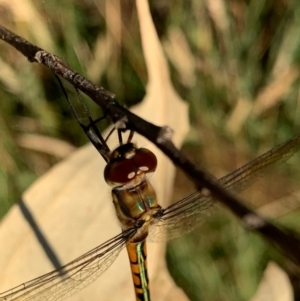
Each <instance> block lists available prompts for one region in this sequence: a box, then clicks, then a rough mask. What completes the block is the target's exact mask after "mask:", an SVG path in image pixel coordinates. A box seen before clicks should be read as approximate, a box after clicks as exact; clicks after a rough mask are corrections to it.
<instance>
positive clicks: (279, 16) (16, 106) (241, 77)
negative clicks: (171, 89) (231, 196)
mask: <svg viewBox="0 0 300 301" xmlns="http://www.w3.org/2000/svg"><path fill="white" fill-rule="evenodd" d="M152 9H153V16H154V17H155V20H154V21H155V24H156V26H157V30H158V32H159V34H160V37H161V41H162V43H163V46H164V48H165V51H166V53H167V56H168V58H169V61H170V65H171V68H172V79H173V83H174V86H175V87H176V88H177V90H178V92H179V93H180V94H181V95H182V97H183V98H184V99H187V100H188V101H189V104H190V108H191V109H190V118H191V123H192V129H191V131H190V134H189V136H188V138H187V151H188V152H191V156H194V157H195V158H196V160H198V162H201V164H202V165H204V166H205V167H206V168H207V169H208V170H209V171H211V172H212V173H214V174H215V175H216V176H218V177H219V176H221V175H223V174H225V173H227V172H229V171H230V170H233V169H235V168H236V167H238V166H240V165H241V164H242V163H245V162H247V160H249V159H250V158H253V157H255V156H256V155H257V154H259V153H262V152H263V151H266V150H267V149H269V148H271V147H272V146H273V145H275V144H278V143H279V142H282V141H284V140H286V139H288V138H289V137H291V136H292V135H293V134H295V133H297V132H298V131H299V130H298V129H299V124H300V122H299V120H300V110H299V69H298V64H299V55H298V52H299V45H300V38H299V34H298V28H299V24H298V23H299V22H300V21H299V18H297V16H298V15H299V12H300V4H299V3H298V2H297V1H283V0H280V1H275V2H273V1H267V0H266V1H258V2H257V1H254V0H251V1H233V0H232V1H224V0H206V1H198V0H191V1H173V2H168V1H153V2H152ZM0 12H1V15H2V16H4V17H3V18H2V20H1V23H2V24H3V25H5V26H7V27H8V28H11V29H12V30H13V31H15V32H17V33H19V34H20V35H22V36H24V37H25V38H28V39H29V40H30V41H32V42H33V43H35V44H37V45H39V46H41V47H43V48H45V49H47V50H48V51H52V52H54V53H56V54H57V55H59V56H61V57H63V58H64V59H65V60H66V61H67V62H68V63H69V64H70V65H71V66H72V67H74V68H75V69H77V70H79V71H80V72H82V73H83V74H86V75H87V77H88V78H90V79H91V80H93V81H95V82H96V83H99V84H100V85H102V86H104V87H105V88H107V89H108V90H111V91H112V92H114V93H115V94H116V95H117V98H118V99H119V100H120V101H121V102H124V103H126V104H127V105H129V106H130V105H132V104H134V103H136V102H138V101H139V100H140V99H142V96H143V94H144V91H145V88H144V84H145V83H146V79H147V74H146V68H145V65H144V60H143V56H142V51H141V44H140V37H139V30H138V20H137V15H136V9H135V6H134V2H132V1H120V0H111V1H104V0H103V1H92V0H85V1H75V0H74V1H59V0H57V1H54V0H51V1H46V2H45V1H38V0H32V1H30V0H27V1H25V0H24V1H21V2H20V1H11V0H10V1H8V0H6V1H5V0H0ZM0 53H1V55H0V69H1V72H0V97H1V99H2V102H1V112H0V128H1V142H2V143H1V145H0V204H1V206H0V212H1V214H4V212H5V211H6V210H8V207H9V205H10V204H12V203H13V202H15V201H17V200H18V198H19V196H20V195H21V193H22V191H24V189H25V188H26V187H28V185H29V184H30V183H32V181H33V180H34V179H35V178H37V177H38V176H39V175H40V174H42V173H44V172H45V171H46V170H47V169H48V168H49V167H50V166H51V165H53V164H54V163H55V162H57V161H58V160H60V157H61V156H60V155H57V154H53V152H52V151H50V150H49V152H48V151H47V147H45V149H43V150H37V149H35V148H34V146H33V147H32V149H31V150H29V149H28V148H30V147H28V143H29V144H30V143H31V142H29V141H27V142H26V141H25V142H24V137H25V138H26V137H30V136H26V135H28V134H33V135H35V138H36V139H38V137H45V136H48V137H51V138H56V139H59V140H62V141H68V143H70V144H71V145H81V144H82V143H84V142H85V141H86V140H85V138H84V136H83V135H82V134H81V133H80V130H79V127H77V126H74V122H73V118H72V115H71V113H70V110H69V108H68V106H67V103H66V101H65V100H64V99H63V97H62V95H61V93H60V90H59V88H58V86H57V85H56V83H55V81H54V79H53V76H52V74H50V73H48V72H47V71H45V70H42V69H41V68H40V67H39V66H32V65H30V64H29V63H28V62H27V61H26V60H25V59H24V58H23V57H21V55H19V54H18V53H16V51H14V50H12V48H11V47H9V46H7V45H5V44H4V43H1V44H0ZM70 93H72V92H71V89H70ZM91 108H92V110H93V111H95V110H96V108H95V107H94V106H93V105H91ZM96 114H97V112H96ZM20 135H21V136H22V137H23V140H20V139H19V137H20ZM20 141H21V142H20ZM40 142H41V141H40ZM42 144H43V145H44V146H45V144H44V142H42ZM24 145H26V147H24ZM49 149H50V147H49ZM297 164H298V163H297V161H296V160H292V161H291V163H290V164H288V168H286V167H285V168H284V170H283V171H281V170H276V171H277V172H276V173H275V172H274V173H273V174H272V177H271V176H268V177H267V178H266V182H265V183H260V184H259V188H258V186H257V189H256V190H257V191H258V194H257V195H256V196H252V197H251V196H250V194H249V193H250V192H248V191H247V193H245V194H244V195H243V196H244V198H245V199H246V200H247V201H249V202H250V201H251V200H252V203H253V204H255V206H262V205H266V204H268V203H270V202H271V201H272V200H274V199H276V198H278V196H279V197H281V195H280V193H281V194H282V195H284V194H287V193H288V192H290V191H292V190H294V189H296V187H297V185H295V184H294V181H293V180H292V175H293V173H292V171H291V170H292V169H294V170H295V172H296V173H298V175H299V169H298V171H297ZM270 183H271V185H270ZM279 184H281V185H279ZM290 185H291V187H290ZM176 186H177V185H176ZM183 186H184V191H183V192H182V194H180V193H181V191H179V192H177V195H176V197H174V199H176V200H177V199H179V198H180V196H183V195H186V194H187V191H186V186H188V184H187V183H186V182H185V181H184V182H183ZM258 200H262V202H261V201H258ZM216 211H217V212H215V213H214V214H213V216H212V217H211V218H210V219H209V221H208V222H207V224H205V225H204V226H203V227H202V228H201V229H200V230H199V232H197V235H196V239H195V236H188V237H187V240H188V243H183V242H182V241H181V242H179V241H178V242H177V243H176V242H174V245H173V246H174V247H175V248H173V249H176V250H177V252H178V253H177V255H174V253H173V252H172V254H171V256H170V258H173V260H174V261H173V262H172V263H170V266H171V268H172V269H173V270H174V271H175V274H176V279H178V281H179V283H180V284H181V285H183V286H184V287H185V289H186V290H187V292H188V294H189V296H190V298H191V299H192V300H246V299H249V297H250V296H251V295H252V294H253V292H254V291H255V289H256V287H257V283H258V281H259V279H260V276H261V274H262V272H263V269H264V267H265V266H266V264H267V262H268V260H269V259H270V258H276V259H277V260H279V261H280V262H281V263H282V264H283V265H284V266H288V264H286V263H285V261H284V258H281V257H280V256H279V255H278V254H277V253H276V252H275V251H274V250H272V249H270V248H269V247H268V246H267V244H266V243H265V242H263V241H261V240H260V239H259V238H258V237H256V236H254V235H250V234H248V233H245V232H244V231H243V230H242V229H241V227H240V226H239V225H238V224H237V223H236V222H235V220H234V218H233V217H232V216H231V215H230V214H228V213H227V212H226V210H224V209H218V210H216ZM295 215H296V211H292V214H290V215H289V216H286V217H285V218H284V219H283V220H282V222H283V223H286V224H288V225H292V226H293V227H297V224H296V222H295V221H296V219H295ZM213 217H215V218H213ZM200 234H201V235H200ZM187 251H189V252H190V253H189V254H187ZM183 255H184V256H185V257H184V259H183ZM196 255H198V256H199V257H200V258H199V259H197V258H198V257H197V256H196ZM179 259H182V263H183V264H182V265H180V264H177V262H178V260H179ZM174 262H175V263H174Z"/></svg>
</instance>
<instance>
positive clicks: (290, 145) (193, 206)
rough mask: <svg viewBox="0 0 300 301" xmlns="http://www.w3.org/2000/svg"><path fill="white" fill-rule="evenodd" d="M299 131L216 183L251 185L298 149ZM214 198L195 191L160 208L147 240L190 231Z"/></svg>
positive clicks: (237, 187) (237, 188) (236, 189)
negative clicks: (294, 135)
mask: <svg viewBox="0 0 300 301" xmlns="http://www.w3.org/2000/svg"><path fill="white" fill-rule="evenodd" d="M299 147H300V135H298V136H296V137H294V138H293V139H291V140H289V141H287V142H285V143H283V144H281V145H279V146H276V147H274V148H273V149H271V150H270V151H268V152H266V153H265V154H263V155H261V156H259V157H258V158H256V159H254V160H253V161H251V162H250V163H248V164H246V165H244V166H242V167H241V168H239V169H237V170H235V171H234V172H232V173H230V174H228V175H226V176H224V177H222V178H221V179H219V183H220V184H221V185H223V186H224V188H227V189H229V190H231V191H233V192H240V191H242V190H243V189H245V188H247V187H249V186H250V185H252V184H253V183H254V182H255V181H256V180H257V179H258V178H259V177H261V176H262V175H263V173H264V172H265V171H266V170H267V169H268V168H269V167H271V166H274V165H275V164H277V163H281V162H284V161H286V160H288V159H289V158H290V157H291V156H292V155H293V154H294V153H295V152H297V151H299ZM214 203H215V200H214V199H212V198H211V197H210V196H205V195H204V194H203V193H201V192H199V191H196V192H194V193H193V194H191V195H189V196H188V197H186V198H184V199H182V200H180V201H178V202H176V203H175V204H173V205H171V206H169V207H167V208H165V209H161V211H160V212H159V213H158V214H157V218H155V219H154V220H153V222H152V227H150V232H149V236H148V237H149V240H150V241H155V242H159V241H167V240H170V239H173V238H176V237H178V236H181V235H182V234H184V233H187V232H190V231H191V230H193V229H194V228H195V227H197V226H198V225H199V224H201V222H203V221H204V219H205V216H206V215H208V214H209V210H207V209H208V208H210V207H212V206H213V205H214Z"/></svg>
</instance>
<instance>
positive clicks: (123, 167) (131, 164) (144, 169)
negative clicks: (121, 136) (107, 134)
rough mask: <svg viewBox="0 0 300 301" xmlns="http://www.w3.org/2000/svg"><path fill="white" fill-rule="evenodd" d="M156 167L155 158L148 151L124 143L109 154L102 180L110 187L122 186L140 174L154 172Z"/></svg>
mask: <svg viewBox="0 0 300 301" xmlns="http://www.w3.org/2000/svg"><path fill="white" fill-rule="evenodd" d="M156 167H157V159H156V156H155V155H154V154H153V153H152V152H151V151H150V150H148V149H146V148H138V147H137V146H136V145H135V144H133V143H126V144H122V145H120V146H119V147H117V148H116V149H115V150H114V151H113V152H112V153H111V155H110V158H109V161H108V163H107V165H106V167H105V169H104V178H105V181H106V182H107V183H108V184H109V185H111V186H122V185H126V184H128V183H129V182H131V181H132V180H134V179H135V178H136V177H137V176H141V174H147V173H152V172H154V171H155V170H156Z"/></svg>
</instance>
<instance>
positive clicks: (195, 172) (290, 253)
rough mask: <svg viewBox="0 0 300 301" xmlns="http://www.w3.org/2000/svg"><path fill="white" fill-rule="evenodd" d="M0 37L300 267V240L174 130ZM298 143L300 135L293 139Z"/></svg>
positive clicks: (59, 63)
mask: <svg viewBox="0 0 300 301" xmlns="http://www.w3.org/2000/svg"><path fill="white" fill-rule="evenodd" d="M0 38H1V39H2V40H4V41H5V42H7V43H9V44H11V45H12V46H13V47H15V48H16V49H17V50H19V51H20V52H21V53H22V54H23V55H24V56H25V57H27V58H28V60H29V61H30V62H37V63H41V64H43V65H45V66H47V67H48V68H49V69H51V70H52V71H53V72H54V73H55V74H57V75H60V76H61V77H63V78H64V79H65V80H67V81H68V82H70V83H71V84H72V85H73V86H75V87H76V88H77V89H78V90H80V91H82V92H83V93H85V94H86V95H88V96H89V97H90V98H91V99H92V100H93V101H94V102H95V103H97V104H98V105H99V106H101V107H102V108H103V110H105V112H106V114H107V115H109V116H110V117H111V118H112V120H113V121H114V122H116V121H119V120H122V121H124V123H125V124H126V129H130V130H134V131H136V132H138V133H139V134H141V135H143V136H144V137H146V138H147V139H148V140H150V141H151V142H152V143H154V144H155V145H156V146H157V147H158V148H159V149H160V150H162V151H163V152H164V153H165V155H167V156H168V157H169V158H170V160H171V161H172V162H173V163H174V164H175V165H177V166H178V167H179V168H181V169H182V170H183V171H184V172H185V173H186V174H187V175H188V176H189V177H190V178H191V179H192V180H193V182H194V183H195V185H196V187H197V188H198V189H199V190H200V189H202V188H206V189H208V193H211V194H212V196H213V197H215V198H217V199H218V200H219V201H220V202H221V203H223V204H224V205H225V206H227V207H228V208H229V209H230V210H231V211H232V212H233V213H234V214H235V215H236V216H237V217H238V218H239V219H241V221H242V223H243V225H244V226H246V228H248V229H249V230H253V231H256V232H258V233H260V234H261V235H262V236H263V237H265V238H266V239H267V240H269V241H270V242H271V243H273V244H274V245H275V246H276V247H277V248H279V249H280V250H281V251H282V252H283V253H284V254H285V255H286V256H287V257H288V258H290V259H291V260H292V261H294V262H295V263H296V264H297V265H299V264H300V239H299V237H297V235H296V234H295V233H291V232H290V231H288V230H282V229H280V228H278V227H277V226H275V225H274V224H273V223H271V222H270V221H268V220H266V219H264V218H263V217H261V216H259V215H258V214H257V213H256V212H255V211H253V210H251V209H250V208H248V207H247V206H246V205H245V204H243V203H242V202H241V201H240V200H239V199H238V198H237V197H236V196H235V195H233V194H232V193H230V192H229V191H227V190H225V189H224V188H223V187H222V186H221V185H220V184H218V182H217V181H216V180H215V178H214V177H213V176H211V175H210V174H208V173H207V172H205V171H203V170H201V169H200V168H199V167H197V166H196V165H195V164H194V163H193V162H192V161H190V160H189V159H188V158H187V157H186V156H185V155H184V154H183V153H182V152H181V151H179V150H178V149H177V148H176V147H175V146H174V144H173V143H172V141H171V130H170V129H169V128H168V127H158V126H156V125H154V124H152V123H149V122H147V121H145V120H143V119H142V118H140V117H138V116H137V115H135V114H133V113H131V112H130V111H128V110H126V109H125V108H123V107H122V106H120V105H119V104H118V102H117V101H116V100H115V95H114V94H113V93H111V92H109V91H106V90H105V89H104V88H102V87H98V86H96V85H94V84H93V83H92V82H90V81H89V80H87V79H86V78H84V77H83V76H81V75H80V74H79V73H77V72H75V71H74V70H72V69H71V68H70V67H68V66H67V64H66V63H65V62H64V61H63V60H61V59H60V58H58V57H57V56H55V55H53V54H51V53H48V52H46V51H45V50H43V49H41V48H39V47H37V46H35V45H33V44H31V43H29V42H28V41H26V40H25V39H23V38H21V37H19V36H17V35H15V34H14V33H12V32H11V31H9V30H7V29H6V28H4V27H2V26H0ZM294 139H295V141H296V143H298V141H299V136H297V137H296V138H294Z"/></svg>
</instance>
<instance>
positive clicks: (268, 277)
mask: <svg viewBox="0 0 300 301" xmlns="http://www.w3.org/2000/svg"><path fill="white" fill-rule="evenodd" d="M293 300H294V296H293V288H292V284H291V282H290V279H289V277H288V275H287V274H286V272H285V271H284V270H283V269H281V268H280V267H279V266H278V265H277V264H276V263H274V262H270V263H269V264H268V266H267V268H266V270H265V272H264V275H263V278H262V280H261V282H260V285H259V287H258V290H257V292H256V293H255V295H254V296H253V297H252V298H251V299H250V301H293Z"/></svg>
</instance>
